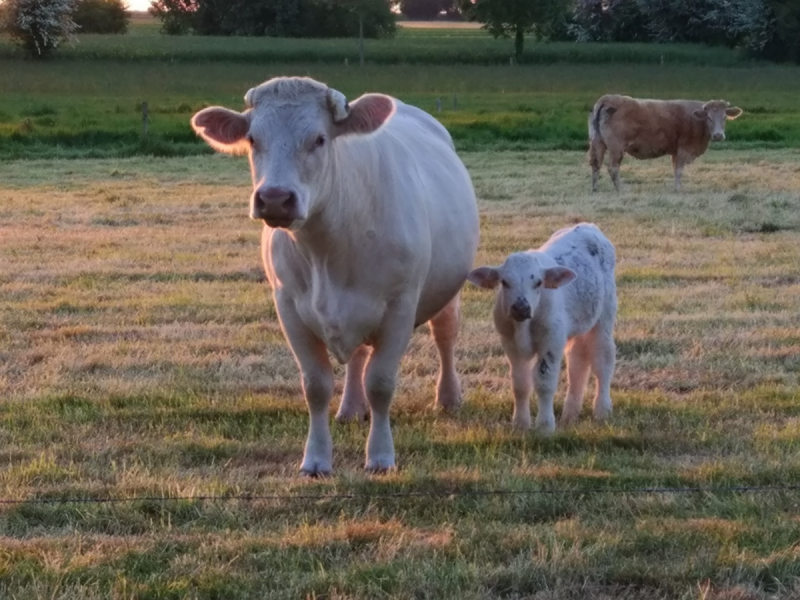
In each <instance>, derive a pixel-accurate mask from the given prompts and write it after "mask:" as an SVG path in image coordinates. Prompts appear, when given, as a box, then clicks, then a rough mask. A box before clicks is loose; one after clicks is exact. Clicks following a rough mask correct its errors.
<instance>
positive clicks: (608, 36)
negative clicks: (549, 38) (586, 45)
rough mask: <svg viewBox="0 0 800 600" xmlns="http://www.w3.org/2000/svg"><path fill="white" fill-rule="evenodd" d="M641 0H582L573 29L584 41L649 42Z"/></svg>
mask: <svg viewBox="0 0 800 600" xmlns="http://www.w3.org/2000/svg"><path fill="white" fill-rule="evenodd" d="M647 25H648V23H647V19H646V18H645V16H644V14H643V13H642V10H641V8H640V2H638V1H637V0H578V1H577V2H576V3H575V9H574V12H573V15H572V23H571V24H570V25H569V31H570V33H571V35H572V36H573V38H574V39H576V40H578V41H581V42H649V41H650V32H649V31H648V28H647Z"/></svg>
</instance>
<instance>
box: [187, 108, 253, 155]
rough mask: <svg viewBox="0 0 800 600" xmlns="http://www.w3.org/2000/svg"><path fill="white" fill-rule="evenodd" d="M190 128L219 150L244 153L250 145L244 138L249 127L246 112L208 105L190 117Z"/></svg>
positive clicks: (229, 152)
mask: <svg viewBox="0 0 800 600" xmlns="http://www.w3.org/2000/svg"><path fill="white" fill-rule="evenodd" d="M192 129H194V131H195V133H197V135H199V136H200V137H202V138H203V139H204V140H205V141H206V142H208V145H209V146H211V147H212V148H214V150H218V151H220V152H227V153H228V154H246V153H247V150H248V149H249V147H250V145H249V144H248V143H247V140H246V139H245V136H246V135H247V132H248V130H249V129H250V120H249V119H248V115H247V113H245V114H242V113H238V112H236V111H233V110H228V109H227V108H222V107H221V106H210V107H208V108H204V109H203V110H201V111H200V112H198V113H197V114H195V115H194V116H193V117H192Z"/></svg>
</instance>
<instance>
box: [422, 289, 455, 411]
mask: <svg viewBox="0 0 800 600" xmlns="http://www.w3.org/2000/svg"><path fill="white" fill-rule="evenodd" d="M460 312H461V311H460V298H459V296H458V295H456V296H455V298H453V299H452V300H451V301H450V303H449V304H448V305H447V306H445V307H444V308H443V309H442V310H441V311H440V312H439V314H437V315H436V316H435V317H433V318H432V319H431V320H430V321H429V323H430V327H431V333H432V334H433V341H434V343H435V344H436V349H437V350H438V351H439V361H440V369H439V380H438V382H437V386H436V406H438V407H439V408H442V409H444V410H454V409H457V408H458V407H459V406H461V383H460V382H459V380H458V373H456V364H455V363H456V361H455V348H456V339H457V338H458V322H459V315H460Z"/></svg>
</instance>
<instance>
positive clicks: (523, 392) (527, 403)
mask: <svg viewBox="0 0 800 600" xmlns="http://www.w3.org/2000/svg"><path fill="white" fill-rule="evenodd" d="M508 362H509V365H510V367H511V384H512V386H513V389H514V416H513V418H512V419H511V424H512V426H513V427H514V429H519V430H521V431H527V430H528V429H530V428H531V390H532V388H533V379H532V377H531V361H530V360H523V359H520V358H510V357H509V359H508Z"/></svg>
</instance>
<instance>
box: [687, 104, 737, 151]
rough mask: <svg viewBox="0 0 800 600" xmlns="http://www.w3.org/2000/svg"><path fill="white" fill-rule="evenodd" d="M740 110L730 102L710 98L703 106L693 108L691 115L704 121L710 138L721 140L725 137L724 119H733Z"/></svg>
mask: <svg viewBox="0 0 800 600" xmlns="http://www.w3.org/2000/svg"><path fill="white" fill-rule="evenodd" d="M742 112H743V111H742V109H741V108H738V107H736V106H731V103H730V102H725V100H712V101H711V102H706V103H705V104H703V108H699V109H697V110H695V111H694V112H693V113H692V116H693V117H694V118H695V119H700V120H703V121H706V123H707V124H708V132H709V134H710V135H711V139H712V140H714V141H715V142H721V141H723V140H724V139H725V121H733V120H734V119H735V118H736V117H738V116H739V115H741V114H742Z"/></svg>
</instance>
